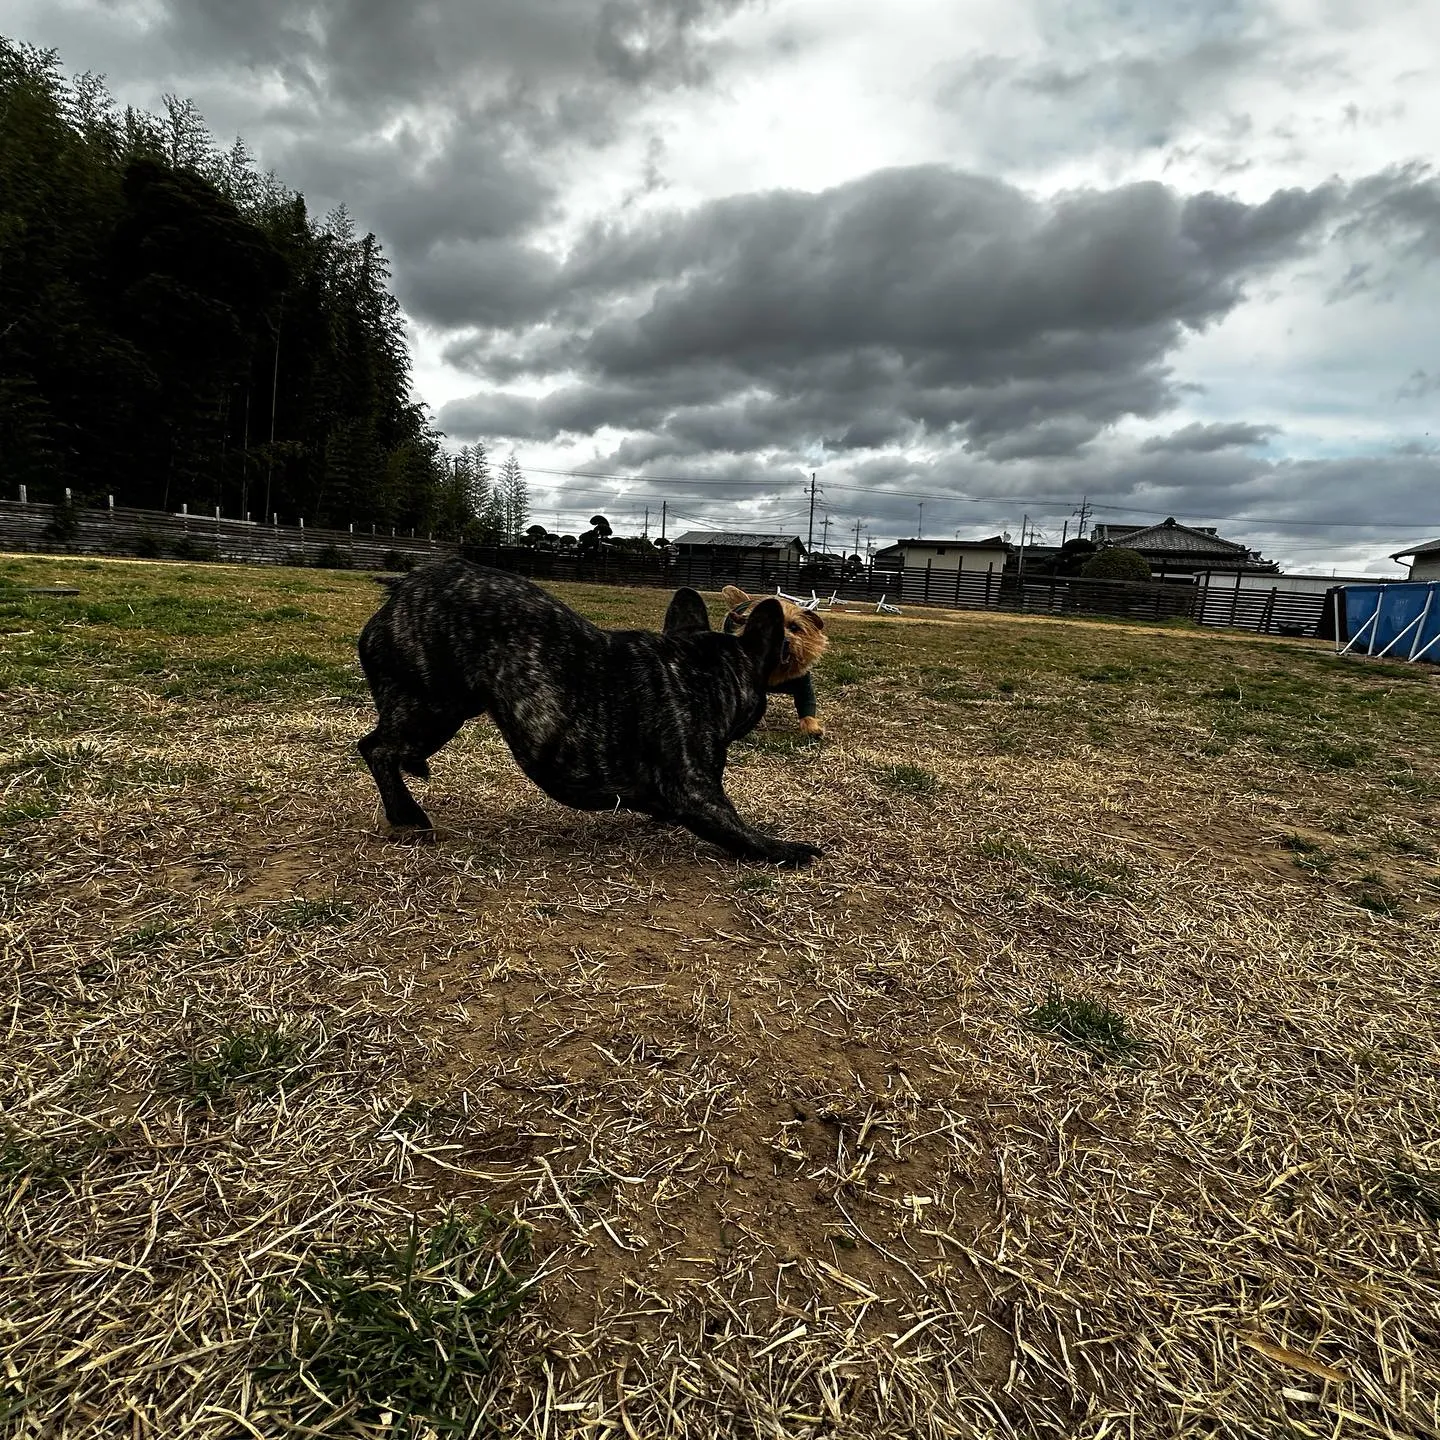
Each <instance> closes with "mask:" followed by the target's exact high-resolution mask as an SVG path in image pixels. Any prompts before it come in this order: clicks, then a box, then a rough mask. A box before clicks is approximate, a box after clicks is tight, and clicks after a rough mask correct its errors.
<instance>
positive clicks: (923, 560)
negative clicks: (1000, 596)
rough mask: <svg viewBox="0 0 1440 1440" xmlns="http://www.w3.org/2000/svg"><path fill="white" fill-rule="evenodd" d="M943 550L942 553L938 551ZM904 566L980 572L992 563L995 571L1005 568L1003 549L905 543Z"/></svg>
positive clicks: (910, 568) (912, 568)
mask: <svg viewBox="0 0 1440 1440" xmlns="http://www.w3.org/2000/svg"><path fill="white" fill-rule="evenodd" d="M942 550H943V551H944V554H940V553H938V552H939V551H942ZM904 564H905V568H906V569H907V570H924V569H925V568H926V566H929V568H930V569H931V570H950V571H955V570H976V571H979V572H981V573H983V572H984V571H986V570H988V569H990V567H991V566H992V565H993V566H994V568H995V569H996V571H1000V570H1003V569H1004V568H1005V551H1004V550H1000V549H996V550H969V549H961V548H958V547H956V546H952V545H939V546H931V545H907V546H906V547H905V561H904Z"/></svg>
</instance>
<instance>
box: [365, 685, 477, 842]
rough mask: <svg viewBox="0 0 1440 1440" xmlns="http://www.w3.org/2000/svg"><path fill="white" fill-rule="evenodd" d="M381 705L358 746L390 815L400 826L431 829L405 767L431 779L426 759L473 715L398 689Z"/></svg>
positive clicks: (416, 774)
mask: <svg viewBox="0 0 1440 1440" xmlns="http://www.w3.org/2000/svg"><path fill="white" fill-rule="evenodd" d="M379 708H380V723H379V724H378V725H377V726H376V727H375V729H374V730H372V731H371V732H370V733H369V734H368V735H367V736H366V737H365V738H364V739H363V740H361V741H360V743H359V745H358V746H357V747H356V748H357V749H358V750H359V751H360V753H361V755H363V756H364V757H365V763H366V764H367V765H368V766H369V767H370V773H371V775H373V776H374V777H375V785H376V788H377V789H378V790H379V791H380V799H381V802H382V803H383V804H384V806H385V818H386V820H388V821H389V822H390V824H391V825H393V826H395V827H396V828H402V829H418V830H429V829H431V828H432V827H431V824H430V817H429V816H428V815H426V813H425V812H424V811H423V810H422V809H421V808H420V806H419V804H418V803H417V802H416V800H415V797H414V796H413V795H412V794H411V793H410V788H409V786H407V785H406V784H405V780H404V778H403V776H402V774H401V772H402V771H403V772H405V774H407V775H414V776H416V777H417V778H419V779H421V780H428V779H429V778H430V767H429V765H428V764H427V763H426V762H427V761H428V760H429V758H430V757H431V756H432V755H433V754H434V753H435V752H436V751H437V750H438V749H440V747H441V746H442V745H445V744H446V743H447V742H449V741H450V740H453V739H454V738H455V734H456V732H457V731H458V730H459V729H460V727H461V726H462V725H463V724H464V723H465V721H466V719H467V717H466V716H465V715H463V714H461V713H459V712H457V711H445V710H432V709H431V708H430V707H429V706H427V705H425V704H424V703H423V702H421V701H417V700H413V699H410V698H409V697H405V698H403V699H402V698H400V697H397V696H394V695H387V696H385V698H384V700H383V701H382V702H381V703H380V706H379Z"/></svg>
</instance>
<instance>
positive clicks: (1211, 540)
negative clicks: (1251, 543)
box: [1096, 520, 1250, 556]
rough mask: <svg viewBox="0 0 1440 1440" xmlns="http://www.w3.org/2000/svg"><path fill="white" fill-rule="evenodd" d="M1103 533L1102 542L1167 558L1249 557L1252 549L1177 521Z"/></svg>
mask: <svg viewBox="0 0 1440 1440" xmlns="http://www.w3.org/2000/svg"><path fill="white" fill-rule="evenodd" d="M1096 529H1097V530H1099V531H1101V532H1103V533H1102V534H1101V535H1100V537H1099V538H1100V539H1102V540H1104V541H1107V542H1109V543H1111V544H1123V545H1124V547H1125V549H1127V550H1139V551H1140V552H1141V553H1142V554H1143V553H1144V552H1145V551H1146V550H1151V551H1158V550H1163V551H1164V552H1165V553H1166V554H1168V555H1179V554H1184V555H1196V556H1202V555H1225V556H1241V555H1248V554H1249V553H1250V552H1249V550H1248V549H1247V548H1246V547H1245V546H1244V545H1242V544H1240V543H1239V541H1236V540H1223V539H1221V537H1220V536H1219V535H1218V534H1216V532H1215V531H1214V530H1213V529H1199V528H1197V527H1196V526H1193V525H1181V524H1179V523H1177V522H1176V521H1175V520H1166V521H1164V522H1163V523H1161V524H1159V525H1146V526H1144V527H1143V528H1139V529H1130V528H1128V527H1124V526H1115V525H1103V526H1096Z"/></svg>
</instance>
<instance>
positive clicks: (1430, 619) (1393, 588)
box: [1335, 580, 1440, 665]
mask: <svg viewBox="0 0 1440 1440" xmlns="http://www.w3.org/2000/svg"><path fill="white" fill-rule="evenodd" d="M1339 590H1340V597H1339V598H1340V601H1341V603H1340V605H1339V607H1337V608H1338V609H1339V611H1340V614H1339V616H1338V617H1337V619H1338V624H1337V625H1336V636H1335V643H1336V646H1337V647H1339V645H1340V643H1341V642H1342V641H1345V642H1348V643H1346V644H1345V647H1344V648H1345V649H1346V650H1358V651H1360V652H1361V653H1362V654H1364V655H1374V656H1376V657H1377V658H1378V657H1379V656H1381V655H1385V656H1387V657H1389V658H1391V659H1395V660H1429V661H1430V662H1432V663H1433V664H1437V665H1440V581H1437V580H1430V581H1416V582H1414V583H1411V582H1409V581H1402V582H1400V583H1398V584H1394V585H1384V584H1379V583H1377V584H1374V585H1344V586H1341V587H1339Z"/></svg>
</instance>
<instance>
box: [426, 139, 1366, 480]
mask: <svg viewBox="0 0 1440 1440" xmlns="http://www.w3.org/2000/svg"><path fill="white" fill-rule="evenodd" d="M1344 202H1345V195H1344V191H1343V188H1342V187H1340V186H1339V185H1331V186H1322V187H1319V188H1317V189H1313V190H1284V191H1279V192H1277V193H1275V194H1274V195H1272V196H1271V197H1269V198H1268V199H1267V200H1264V201H1262V202H1259V203H1256V204H1244V203H1241V202H1239V201H1237V200H1233V199H1230V198H1227V197H1223V196H1219V195H1214V194H1199V195H1189V196H1186V195H1182V194H1179V193H1177V192H1176V191H1174V190H1172V189H1170V188H1167V187H1165V186H1163V185H1159V184H1154V183H1145V184H1136V185H1127V186H1121V187H1117V188H1115V189H1111V190H1092V191H1081V192H1076V193H1072V194H1069V195H1065V196H1062V197H1060V198H1059V199H1057V200H1054V201H1050V202H1046V201H1041V200H1037V199H1035V198H1033V197H1031V196H1029V195H1026V194H1025V193H1023V192H1022V191H1020V190H1018V189H1016V188H1014V187H1012V186H1009V185H1006V184H1004V183H1003V182H1001V181H998V180H993V179H988V178H984V177H979V176H974V175H967V174H963V173H961V172H958V171H954V170H950V169H947V168H944V167H939V166H926V167H916V168H911V169H903V170H890V171H882V172H878V173H876V174H872V175H870V176H867V177H865V178H863V179H861V180H857V181H854V182H851V183H849V184H847V185H842V186H837V187H835V188H833V189H831V190H827V191H823V192H821V193H819V194H800V193H794V192H774V193H769V194H761V195H750V196H743V197H738V198H733V199H725V200H718V201H714V202H711V203H709V204H706V205H702V206H700V207H698V208H697V209H695V210H692V211H689V212H684V213H678V214H671V215H665V216H660V217H656V218H652V219H648V220H645V221H641V222H639V223H636V224H633V225H631V226H628V227H619V226H614V225H610V226H603V227H599V226H597V227H595V228H593V229H592V230H591V231H589V232H588V233H587V234H585V235H584V236H582V237H581V239H580V241H579V242H578V243H577V244H576V246H575V247H574V249H573V250H572V252H571V253H570V254H569V255H568V256H567V257H565V258H564V259H563V260H554V261H552V262H550V263H551V267H552V268H551V269H550V271H549V273H548V275H547V274H546V273H545V264H544V262H539V263H537V264H535V265H534V266H530V267H528V268H524V270H523V275H522V277H521V283H518V284H516V285H514V286H511V287H509V288H507V289H505V290H504V294H505V297H506V302H507V306H508V308H507V313H506V315H505V317H504V318H498V317H497V316H496V313H495V312H496V302H495V301H494V300H493V299H491V298H489V292H488V289H487V288H485V287H480V286H472V287H469V288H465V287H463V286H462V284H461V283H459V282H460V279H461V277H460V276H459V275H458V274H457V275H455V276H453V277H452V278H453V280H454V281H455V282H456V283H454V284H452V285H450V286H447V285H446V284H445V283H443V282H442V281H441V280H440V279H438V278H437V269H436V267H434V266H427V265H425V264H422V265H420V266H419V267H417V269H416V271H415V274H414V275H413V276H412V279H411V281H410V285H411V289H410V291H409V293H408V295H407V299H409V300H410V301H411V302H412V303H414V304H416V305H417V307H418V308H420V309H421V310H422V312H423V313H426V314H427V315H428V317H429V318H430V319H432V321H434V322H435V323H440V324H443V323H445V320H446V319H447V317H448V318H449V319H450V320H451V321H457V320H463V321H467V322H470V325H471V327H472V328H471V330H470V331H469V333H467V334H465V335H464V336H463V338H460V339H458V340H457V341H456V342H455V343H454V344H453V345H452V347H451V348H450V350H449V352H448V358H449V359H450V360H451V361H452V363H455V364H458V365H462V366H464V367H466V368H469V369H471V370H472V371H473V372H474V373H476V374H477V375H479V376H483V377H485V378H487V379H490V380H492V381H497V380H498V381H499V382H501V383H502V384H503V383H504V382H506V381H509V380H513V379H515V378H518V377H520V376H537V377H542V378H545V377H552V376H565V377H568V378H566V379H565V380H564V381H563V383H561V384H560V385H558V386H557V387H556V388H555V389H554V390H553V391H552V392H551V393H550V394H549V395H548V396H547V397H546V398H544V399H543V400H539V401H535V402H532V403H529V404H526V405H514V404H510V403H509V402H508V401H504V400H502V399H501V398H500V397H497V396H494V395H490V396H488V397H487V396H485V395H483V394H482V395H479V396H477V397H475V398H474V399H473V400H471V401H468V402H455V403H452V404H451V405H450V406H448V407H446V408H445V409H444V410H443V411H442V413H441V423H442V424H444V425H446V426H448V427H451V428H453V429H455V430H456V431H457V433H464V432H466V431H471V430H472V428H473V430H475V431H479V430H480V429H482V428H483V427H484V426H485V425H486V424H488V423H489V422H490V421H491V420H493V419H499V418H501V415H502V414H503V417H504V419H505V422H506V423H507V424H509V425H514V426H516V427H518V428H517V429H516V430H514V431H511V432H506V433H508V434H512V435H513V436H514V438H517V439H526V440H532V441H534V440H551V439H555V438H559V437H563V436H571V437H574V436H584V435H588V434H590V433H593V432H594V431H595V430H596V429H598V428H600V427H602V426H612V427H616V428H619V429H624V430H634V431H647V432H650V433H652V434H656V435H666V436H668V437H669V438H670V439H671V440H673V441H674V442H676V444H677V445H678V446H680V447H681V448H688V449H689V451H690V452H691V453H694V454H701V453H707V452H738V451H749V450H765V449H769V448H775V447H780V448H786V447H796V446H800V447H803V446H805V445H809V444H823V445H825V446H826V447H828V448H830V449H832V450H847V449H856V448H861V447H866V448H868V447H873V446H876V445H879V444H895V443H902V442H905V441H907V440H912V441H913V440H917V439H923V438H925V437H931V438H936V439H945V440H947V441H948V442H949V443H953V444H956V445H963V446H965V447H966V448H967V449H968V450H969V451H970V452H972V453H977V452H978V453H983V452H986V451H990V452H991V453H993V454H994V455H995V457H996V458H1002V457H1003V458H1021V457H1026V456H1039V455H1059V454H1064V453H1067V452H1069V451H1072V450H1074V449H1075V448H1077V447H1079V446H1082V445H1084V444H1086V443H1087V442H1089V441H1091V440H1093V438H1094V437H1095V436H1096V435H1098V434H1099V433H1101V432H1102V431H1103V430H1104V429H1105V428H1106V427H1107V426H1109V425H1112V424H1114V423H1115V422H1117V421H1118V420H1121V419H1123V418H1124V417H1126V416H1147V417H1152V416H1155V415H1158V414H1161V413H1163V412H1164V411H1165V410H1166V409H1167V408H1169V407H1170V406H1172V405H1173V404H1174V403H1175V401H1176V398H1177V394H1176V390H1175V388H1174V384H1173V381H1172V378H1171V375H1170V372H1169V369H1168V361H1169V357H1170V356H1171V355H1172V353H1173V352H1174V351H1175V350H1176V349H1177V347H1178V346H1179V345H1180V343H1181V341H1182V339H1183V337H1184V335H1185V334H1186V333H1187V332H1192V331H1196V330H1200V329H1204V328H1205V327H1206V326H1208V325H1210V324H1212V323H1214V322H1215V321H1217V320H1219V319H1221V318H1223V317H1224V316H1225V315H1227V314H1228V313H1229V312H1230V311H1231V310H1232V309H1233V308H1234V307H1235V306H1236V304H1237V303H1239V301H1240V299H1241V298H1242V296H1243V294H1244V293H1245V287H1246V285H1247V284H1248V283H1250V282H1251V281H1252V280H1254V279H1255V278H1256V277H1257V276H1260V275H1263V274H1265V273H1266V272H1267V271H1268V270H1270V269H1271V268H1273V267H1274V266H1275V265H1277V264H1280V263H1282V262H1285V261H1287V260H1290V259H1292V258H1293V257H1295V256H1297V255H1299V254H1302V253H1304V252H1305V251H1306V250H1307V249H1308V248H1309V247H1310V246H1312V245H1313V244H1314V243H1315V241H1316V240H1317V238H1318V237H1319V236H1320V235H1321V234H1322V233H1323V231H1324V227H1325V225H1326V222H1327V221H1328V220H1330V219H1331V218H1332V217H1333V216H1334V215H1335V214H1336V213H1337V212H1338V211H1339V210H1340V209H1341V207H1342V206H1343V204H1344ZM500 253H502V254H503V253H504V252H503V249H502V251H501V252H500ZM516 253H519V252H516ZM447 259H448V257H447ZM489 288H493V287H489ZM526 303H529V304H530V305H531V306H532V307H533V308H532V309H531V311H530V313H529V314H528V315H525V314H524V313H523V307H524V305H525V304H526Z"/></svg>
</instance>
